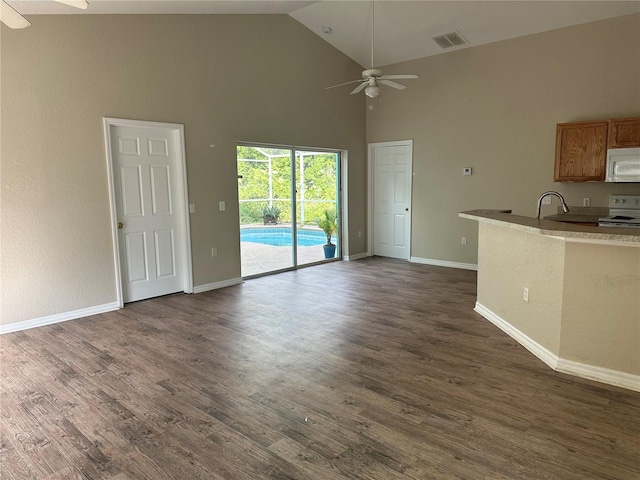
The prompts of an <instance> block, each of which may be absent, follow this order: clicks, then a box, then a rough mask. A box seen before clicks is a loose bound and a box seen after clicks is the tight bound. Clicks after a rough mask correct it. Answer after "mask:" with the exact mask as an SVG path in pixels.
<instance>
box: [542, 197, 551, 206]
mask: <svg viewBox="0 0 640 480" xmlns="http://www.w3.org/2000/svg"><path fill="white" fill-rule="evenodd" d="M542 204H543V205H551V197H544V198H543V199H542Z"/></svg>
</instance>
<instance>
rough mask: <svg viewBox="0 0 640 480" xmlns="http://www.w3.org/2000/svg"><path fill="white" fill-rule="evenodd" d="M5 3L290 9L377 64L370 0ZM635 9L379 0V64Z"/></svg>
mask: <svg viewBox="0 0 640 480" xmlns="http://www.w3.org/2000/svg"><path fill="white" fill-rule="evenodd" d="M7 3H9V4H11V5H12V6H13V7H14V8H15V9H16V10H18V11H19V12H21V13H22V14H24V15H25V16H27V17H28V16H29V15H33V14H63V15H64V14H85V15H86V14H89V15H90V14H144V13H157V14H176V13H185V14H288V15H290V16H291V17H293V18H294V19H296V20H297V21H299V22H300V23H302V24H303V25H305V26H306V27H307V28H309V29H310V30H311V31H313V32H314V33H316V34H317V35H319V36H320V37H322V38H323V39H325V40H326V41H327V42H329V43H330V44H331V45H333V46H334V47H336V48H337V49H338V50H340V51H342V52H344V53H345V54H346V55H348V56H349V57H351V58H352V59H353V60H355V61H356V62H358V63H359V64H360V65H362V66H363V67H364V68H369V67H371V65H370V63H371V2H370V1H369V0H354V1H341V0H323V1H296V0H258V1H249V0H232V1H221V0H199V1H191V0H89V8H88V9H86V10H79V9H76V8H73V7H69V6H66V5H63V4H60V3H56V2H53V1H47V0H16V1H12V0H7ZM636 12H640V0H634V1H613V0H607V1H591V0H588V1H580V0H573V1H560V0H551V1H544V0H528V1H485V0H471V1H457V0H448V1H430V0H413V1H402V0H387V1H382V0H377V1H376V2H375V64H376V66H380V65H389V64H393V63H398V62H402V61H406V60H412V59H415V58H421V57H427V56H430V55H437V54H440V53H445V52H448V51H451V50H455V49H460V48H468V46H465V47H453V48H451V49H448V50H442V49H441V48H440V47H439V46H438V45H437V44H436V43H435V42H434V41H433V40H432V37H434V36H436V35H440V34H443V33H449V32H452V31H455V30H458V31H459V32H460V33H461V34H462V35H463V36H464V37H465V38H466V39H467V40H468V41H469V42H470V46H474V45H482V44H486V43H491V42H496V41H500V40H505V39H508V38H515V37H520V36H523V35H531V34H534V33H539V32H544V31H548V30H553V29H556V28H562V27H566V26H570V25H578V24H582V23H588V22H593V21H596V20H602V19H605V18H612V17H618V16H621V15H627V14H631V13H636ZM323 27H331V29H332V33H331V34H328V35H327V34H324V33H322V28H323ZM31 28H34V27H31Z"/></svg>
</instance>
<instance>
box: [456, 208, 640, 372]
mask: <svg viewBox="0 0 640 480" xmlns="http://www.w3.org/2000/svg"><path fill="white" fill-rule="evenodd" d="M466 221H469V220H466ZM472 223H473V222H472ZM479 231H480V249H479V252H478V303H479V304H480V305H482V306H483V307H484V308H485V309H487V310H489V311H490V312H492V313H493V314H495V315H497V316H498V317H500V318H501V319H502V320H504V321H505V322H507V323H508V324H509V325H511V326H512V327H514V328H515V329H517V330H518V331H519V332H521V333H524V334H525V335H526V336H527V337H529V338H530V339H531V340H533V341H534V342H536V343H537V344H538V345H541V346H542V347H544V348H545V349H547V350H548V351H550V352H551V353H552V354H553V355H555V356H556V357H559V358H560V359H562V360H568V361H570V362H577V363H580V364H585V365H589V366H592V367H599V368H604V369H608V370H613V371H616V372H622V373H626V374H631V375H640V248H639V247H637V246H635V247H633V246H621V245H602V244H588V243H579V242H576V241H571V239H567V240H564V239H561V238H554V237H549V236H545V235H539V234H535V233H527V232H523V231H519V230H518V229H517V228H509V227H508V226H505V227H503V226H495V225H488V224H485V223H482V221H481V222H480V225H479ZM524 287H527V288H528V289H529V301H528V302H525V301H524V300H523V290H524Z"/></svg>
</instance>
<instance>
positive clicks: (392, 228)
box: [369, 142, 412, 260]
mask: <svg viewBox="0 0 640 480" xmlns="http://www.w3.org/2000/svg"><path fill="white" fill-rule="evenodd" d="M411 157H412V145H411V143H410V142H390V143H381V144H372V145H371V148H370V159H369V162H370V168H369V171H370V175H371V178H370V189H371V199H372V201H371V209H372V212H371V216H370V220H371V222H372V225H371V232H372V234H371V238H370V240H371V245H372V254H373V255H379V256H382V257H391V258H402V259H406V260H409V258H410V255H411V174H412V166H411V165H412V162H411Z"/></svg>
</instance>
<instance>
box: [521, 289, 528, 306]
mask: <svg viewBox="0 0 640 480" xmlns="http://www.w3.org/2000/svg"><path fill="white" fill-rule="evenodd" d="M522 299H523V300H524V301H525V302H528V301H529V289H528V288H527V287H524V293H523V294H522Z"/></svg>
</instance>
